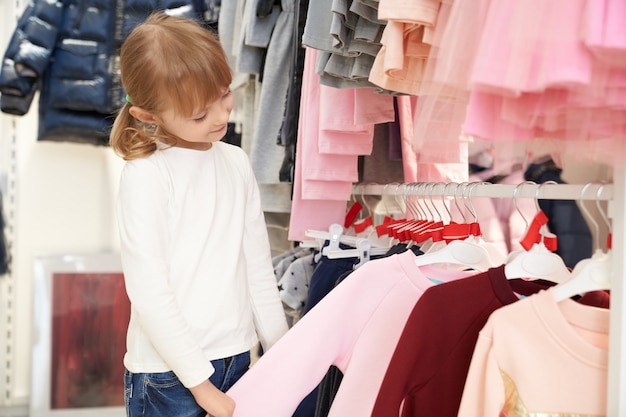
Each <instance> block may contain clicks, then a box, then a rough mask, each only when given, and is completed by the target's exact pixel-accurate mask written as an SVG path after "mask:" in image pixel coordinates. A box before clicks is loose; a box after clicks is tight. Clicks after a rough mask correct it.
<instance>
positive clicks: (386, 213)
mask: <svg viewBox="0 0 626 417" xmlns="http://www.w3.org/2000/svg"><path fill="white" fill-rule="evenodd" d="M389 185H391V184H390V183H387V184H385V185H384V186H383V192H382V193H381V195H380V199H381V201H382V202H383V208H384V209H385V216H391V214H390V213H389V207H387V200H385V191H387V187H389ZM397 185H398V184H396V186H397ZM396 191H397V188H396ZM394 198H395V197H394Z"/></svg>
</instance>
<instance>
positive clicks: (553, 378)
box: [458, 289, 609, 417]
mask: <svg viewBox="0 0 626 417" xmlns="http://www.w3.org/2000/svg"><path fill="white" fill-rule="evenodd" d="M608 329H609V310H608V309H601V308H597V307H590V306H587V305H583V304H580V303H577V302H575V301H572V300H570V299H566V300H564V301H561V302H558V303H557V302H556V301H555V300H554V298H553V296H552V292H551V290H550V289H548V290H544V291H541V292H539V293H537V294H535V295H532V296H530V297H528V298H525V299H523V300H520V301H518V302H516V303H514V304H510V305H508V306H505V307H502V308H500V309H498V310H497V311H495V312H494V313H492V314H491V316H490V318H489V320H488V321H487V324H486V325H485V327H484V328H483V329H482V330H481V332H480V335H479V338H478V342H477V343H476V348H475V350H474V355H473V357H472V362H471V365H470V369H469V373H468V376H467V380H466V382H465V388H464V391H463V398H462V400H461V406H460V410H459V414H458V416H459V417H476V416H481V417H491V416H493V417H498V416H508V417H516V416H531V415H532V416H539V415H541V416H544V415H545V416H548V415H550V416H564V417H565V416H603V415H606V395H607V382H608V381H607V365H608V331H609V330H608Z"/></svg>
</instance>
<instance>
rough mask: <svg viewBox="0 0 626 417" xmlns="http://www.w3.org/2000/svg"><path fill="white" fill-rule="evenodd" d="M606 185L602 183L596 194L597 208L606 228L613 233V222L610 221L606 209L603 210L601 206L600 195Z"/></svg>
mask: <svg viewBox="0 0 626 417" xmlns="http://www.w3.org/2000/svg"><path fill="white" fill-rule="evenodd" d="M605 185H606V183H605V182H601V183H600V186H599V187H598V191H597V192H596V207H597V208H598V211H599V212H600V216H602V220H604V224H606V227H607V228H608V230H609V233H612V232H613V228H612V227H611V221H610V220H609V216H608V215H607V213H606V212H605V211H604V209H603V208H602V206H601V204H600V195H601V194H602V191H603V190H604V186H605Z"/></svg>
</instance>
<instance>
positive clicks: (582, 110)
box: [414, 0, 626, 163]
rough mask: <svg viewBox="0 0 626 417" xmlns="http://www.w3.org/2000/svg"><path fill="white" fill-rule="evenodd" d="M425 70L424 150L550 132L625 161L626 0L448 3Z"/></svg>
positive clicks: (419, 123) (418, 136)
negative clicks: (435, 145)
mask: <svg viewBox="0 0 626 417" xmlns="http://www.w3.org/2000/svg"><path fill="white" fill-rule="evenodd" d="M424 74H425V75H424V80H422V83H421V85H422V86H423V87H422V89H421V91H420V94H419V96H420V97H419V100H418V103H419V105H418V109H417V112H416V113H415V120H414V126H415V135H414V137H415V139H414V140H415V146H416V147H417V148H418V149H427V148H428V146H429V144H432V143H438V146H441V144H442V143H445V142H446V141H458V140H459V139H460V138H464V137H474V138H477V139H479V140H483V141H490V142H503V141H532V140H534V139H536V138H550V139H557V140H559V141H560V142H561V148H562V150H563V151H567V152H572V153H581V152H583V153H584V155H585V157H586V158H587V159H588V158H594V159H601V160H602V161H604V162H613V163H623V162H624V161H623V160H622V158H623V153H622V152H616V150H617V149H620V150H621V149H622V146H623V143H622V142H624V138H625V137H626V2H624V1H623V0H561V1H558V0H551V1H545V0H473V1H462V0H456V1H452V0H445V1H443V2H442V4H441V7H440V10H439V16H438V19H437V23H436V27H435V32H434V36H433V45H432V47H431V53H430V55H429V57H428V63H427V67H426V70H425V71H424ZM600 145H601V146H600ZM607 158H610V159H607Z"/></svg>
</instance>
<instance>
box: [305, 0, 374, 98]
mask: <svg viewBox="0 0 626 417" xmlns="http://www.w3.org/2000/svg"><path fill="white" fill-rule="evenodd" d="M377 4H378V3H377V2H372V1H369V2H365V1H359V0H320V1H316V2H315V4H314V5H313V4H311V6H310V7H309V10H308V13H307V21H306V25H305V28H304V34H303V37H302V42H303V44H305V45H307V46H310V47H312V48H315V49H317V50H318V51H319V54H318V57H317V62H316V72H317V74H319V76H320V77H321V78H320V82H321V83H323V84H324V85H326V86H329V87H335V88H360V87H373V88H377V86H375V85H374V84H373V83H371V82H370V81H369V79H368V78H369V74H370V72H371V69H372V66H373V64H374V59H375V57H376V55H377V54H378V52H379V51H380V48H381V47H382V45H381V43H380V39H381V37H382V33H383V30H384V27H385V24H386V22H384V21H382V20H378V19H377V11H378V9H377V7H372V6H377Z"/></svg>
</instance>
